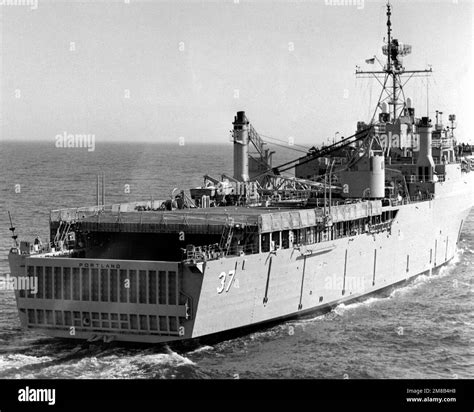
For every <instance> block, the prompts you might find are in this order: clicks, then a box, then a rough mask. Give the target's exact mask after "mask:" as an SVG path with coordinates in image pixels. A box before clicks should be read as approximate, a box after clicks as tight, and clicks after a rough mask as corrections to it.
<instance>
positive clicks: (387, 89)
mask: <svg viewBox="0 0 474 412" xmlns="http://www.w3.org/2000/svg"><path fill="white" fill-rule="evenodd" d="M386 15H387V41H386V42H385V44H384V45H383V46H382V52H383V54H384V55H385V56H387V63H386V65H385V66H383V68H382V70H379V71H361V70H360V69H359V68H358V67H357V69H356V76H357V77H372V76H373V77H375V78H376V80H377V81H378V82H379V83H380V85H381V86H382V92H381V94H380V97H379V101H378V102H377V107H379V108H381V105H380V104H381V103H383V102H385V101H386V102H387V103H388V105H389V106H391V107H390V109H389V110H388V112H389V113H390V120H391V121H392V122H395V121H396V120H397V118H398V116H399V115H400V114H401V113H402V112H403V108H404V107H407V106H406V102H405V101H404V100H405V97H404V93H403V87H404V86H405V84H406V83H407V82H408V81H409V80H410V79H411V78H412V77H420V76H427V75H428V74H429V73H431V72H432V69H431V67H430V68H429V69H425V70H405V67H404V66H403V57H405V56H407V55H409V54H410V53H411V50H412V47H411V45H409V44H405V43H400V42H399V41H398V39H394V38H393V36H392V20H391V17H392V6H391V4H390V2H389V1H388V2H387V13H386ZM404 76H407V77H408V79H406V80H405V81H403V82H402V78H403V77H404ZM389 80H391V81H390V82H389Z"/></svg>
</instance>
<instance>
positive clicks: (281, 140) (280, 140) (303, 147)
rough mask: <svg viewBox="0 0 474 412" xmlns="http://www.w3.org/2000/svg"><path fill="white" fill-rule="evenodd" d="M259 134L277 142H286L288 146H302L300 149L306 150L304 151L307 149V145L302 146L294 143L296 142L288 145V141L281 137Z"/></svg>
mask: <svg viewBox="0 0 474 412" xmlns="http://www.w3.org/2000/svg"><path fill="white" fill-rule="evenodd" d="M260 136H262V137H265V138H267V139H271V140H276V141H277V142H280V143H286V144H287V145H288V146H297V147H300V148H302V149H304V150H306V151H308V150H309V147H307V146H303V145H300V144H296V143H294V144H292V145H290V144H289V143H288V141H286V140H283V139H278V138H276V137H272V136H267V135H264V134H260ZM266 143H268V144H272V143H271V142H266Z"/></svg>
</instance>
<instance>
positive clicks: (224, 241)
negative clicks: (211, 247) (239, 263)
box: [219, 219, 234, 256]
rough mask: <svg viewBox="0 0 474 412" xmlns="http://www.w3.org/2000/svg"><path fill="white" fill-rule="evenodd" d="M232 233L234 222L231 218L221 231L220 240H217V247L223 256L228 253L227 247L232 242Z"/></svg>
mask: <svg viewBox="0 0 474 412" xmlns="http://www.w3.org/2000/svg"><path fill="white" fill-rule="evenodd" d="M233 235H234V222H233V220H232V219H228V220H227V222H226V224H225V226H224V230H223V231H222V236H221V240H220V242H219V248H220V250H221V251H223V252H224V256H226V255H227V253H229V248H230V245H231V243H232V236H233Z"/></svg>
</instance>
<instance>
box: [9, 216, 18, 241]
mask: <svg viewBox="0 0 474 412" xmlns="http://www.w3.org/2000/svg"><path fill="white" fill-rule="evenodd" d="M8 218H9V219H10V231H11V232H12V236H11V237H12V239H13V245H14V246H18V240H17V239H18V236H17V235H16V234H15V226H13V221H12V215H11V214H10V211H8Z"/></svg>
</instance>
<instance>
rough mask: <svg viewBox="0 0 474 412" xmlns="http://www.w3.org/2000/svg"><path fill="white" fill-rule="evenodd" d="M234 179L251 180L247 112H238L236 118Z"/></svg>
mask: <svg viewBox="0 0 474 412" xmlns="http://www.w3.org/2000/svg"><path fill="white" fill-rule="evenodd" d="M233 125H234V179H236V180H238V181H239V182H247V181H248V180H249V121H248V120H247V118H246V117H245V112H237V115H236V116H235V118H234V123H233Z"/></svg>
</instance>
